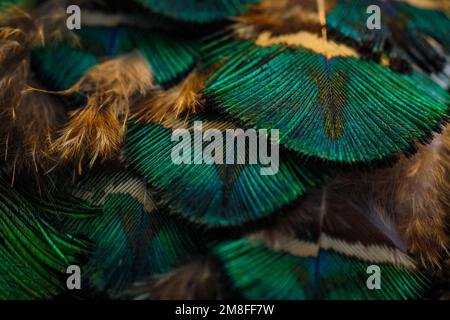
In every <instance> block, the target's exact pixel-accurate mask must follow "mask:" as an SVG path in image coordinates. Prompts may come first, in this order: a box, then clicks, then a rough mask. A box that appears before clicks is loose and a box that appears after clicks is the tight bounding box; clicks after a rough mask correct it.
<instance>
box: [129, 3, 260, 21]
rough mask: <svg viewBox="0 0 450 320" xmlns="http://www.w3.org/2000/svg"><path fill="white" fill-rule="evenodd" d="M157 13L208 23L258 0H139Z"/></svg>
mask: <svg viewBox="0 0 450 320" xmlns="http://www.w3.org/2000/svg"><path fill="white" fill-rule="evenodd" d="M137 2H139V3H141V4H142V5H144V6H146V7H147V8H149V9H151V10H152V11H154V12H156V13H160V14H163V15H166V16H168V17H171V18H175V19H179V20H181V21H188V22H195V23H208V22H213V21H215V20H223V19H226V18H228V17H231V16H236V15H238V14H240V13H243V12H245V10H246V9H247V7H248V5H249V4H252V3H256V2H258V1H257V0H231V1H226V0H206V1H202V2H201V3H199V2H198V1H195V0H187V1H180V0H169V1H161V0H137Z"/></svg>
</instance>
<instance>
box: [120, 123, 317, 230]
mask: <svg viewBox="0 0 450 320" xmlns="http://www.w3.org/2000/svg"><path fill="white" fill-rule="evenodd" d="M197 119H208V118H202V117H200V118H197ZM213 119H214V118H213ZM217 119H219V118H217ZM228 124H229V123H228ZM207 125H208V120H206V122H205V124H204V126H205V127H206V126H207ZM211 125H212V127H213V128H217V129H218V130H221V131H222V132H224V131H225V128H233V126H231V127H227V123H226V121H225V122H224V121H223V119H222V121H220V120H219V121H217V122H212V124H211ZM171 136H172V130H171V129H167V128H164V127H162V126H161V125H155V124H149V125H139V124H138V123H136V124H130V126H129V129H128V136H127V138H126V140H125V145H124V152H125V156H126V158H127V160H128V161H129V162H130V163H131V164H132V166H133V167H134V168H135V169H136V171H137V172H139V173H140V174H141V175H143V176H144V177H145V178H146V180H147V181H148V182H149V183H150V184H151V185H152V186H153V187H154V188H155V189H156V190H157V191H158V192H159V193H160V194H161V196H162V198H163V200H164V201H165V203H167V206H168V207H169V208H170V209H171V210H172V211H173V212H176V213H178V214H181V215H183V216H185V217H187V218H188V219H190V220H193V221H196V222H200V223H204V224H207V225H210V226H226V225H237V224H242V223H246V222H249V221H252V220H256V219H260V218H262V217H266V216H268V215H270V214H272V213H273V212H274V211H276V210H277V209H279V208H281V207H282V206H284V205H287V204H289V203H291V202H292V201H294V200H295V199H297V198H299V197H300V196H302V195H303V194H304V193H305V192H306V190H308V189H309V188H310V187H313V186H315V185H317V183H318V181H319V180H320V178H319V177H320V175H319V174H317V173H314V172H313V170H312V169H311V168H308V166H305V165H301V164H299V161H298V159H296V158H295V157H293V156H292V155H291V154H290V153H288V152H285V151H283V150H281V152H280V164H279V171H278V173H276V174H275V175H261V168H262V165H261V164H234V165H233V164H228V165H225V164H205V163H203V164H185V163H182V164H178V165H177V164H174V162H173V161H172V158H171V153H172V150H173V148H174V147H175V146H176V145H177V142H175V141H171ZM224 141H225V138H224Z"/></svg>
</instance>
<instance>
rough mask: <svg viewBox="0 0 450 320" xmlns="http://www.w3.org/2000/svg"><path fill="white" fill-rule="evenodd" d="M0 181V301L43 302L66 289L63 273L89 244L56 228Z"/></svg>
mask: <svg viewBox="0 0 450 320" xmlns="http://www.w3.org/2000/svg"><path fill="white" fill-rule="evenodd" d="M38 211H39V210H38V209H36V208H35V207H34V206H33V204H32V203H31V202H28V200H27V199H26V198H24V197H22V195H20V194H19V193H18V192H17V191H16V190H14V189H13V188H11V187H10V186H9V184H8V183H7V182H6V181H4V180H3V179H1V180H0V255H1V256H2V263H0V287H1V290H0V299H44V298H49V297H51V296H53V295H56V294H57V293H59V292H61V291H62V290H64V289H65V287H66V280H65V272H66V269H67V267H68V266H69V265H72V264H77V263H78V262H79V261H80V260H79V259H80V258H81V257H82V256H86V255H87V254H88V253H89V252H90V243H89V242H86V241H84V240H78V239H77V238H75V237H73V236H72V235H71V234H70V233H68V232H64V231H61V230H58V229H56V228H55V227H54V226H52V225H51V224H50V223H49V221H46V220H45V219H44V217H42V216H41V215H39V214H38Z"/></svg>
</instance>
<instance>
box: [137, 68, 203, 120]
mask: <svg viewBox="0 0 450 320" xmlns="http://www.w3.org/2000/svg"><path fill="white" fill-rule="evenodd" d="M205 77H206V76H205V74H204V73H200V72H198V71H197V70H194V71H192V72H191V73H190V74H189V76H188V77H186V79H184V80H183V81H182V82H181V83H180V84H178V85H177V86H175V87H173V88H171V89H169V90H166V91H157V92H154V93H151V94H150V95H149V96H148V97H147V98H146V99H144V100H143V101H142V102H141V103H140V104H139V106H138V107H137V109H136V111H135V112H134V114H133V118H136V119H137V120H139V121H142V122H145V123H149V122H154V123H165V122H168V121H169V122H170V121H172V119H174V118H179V117H180V116H181V115H184V116H185V117H187V116H189V115H190V114H193V113H196V112H198V111H199V110H200V109H201V108H202V107H203V99H202V95H201V94H200V93H199V92H200V91H201V90H202V89H203V87H204V81H205Z"/></svg>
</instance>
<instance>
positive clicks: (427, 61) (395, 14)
mask: <svg viewBox="0 0 450 320" xmlns="http://www.w3.org/2000/svg"><path fill="white" fill-rule="evenodd" d="M370 5H376V6H378V7H379V8H381V10H382V11H381V24H382V25H381V29H379V30H370V29H368V28H367V27H366V20H367V18H368V17H369V14H367V13H366V10H367V8H368V7H369V6H370ZM362 16H363V17H365V19H361V17H362ZM327 27H328V28H329V29H330V30H332V31H334V32H335V33H336V36H337V38H338V39H348V40H350V41H351V42H353V43H355V44H356V45H357V46H358V47H360V48H361V49H362V50H363V51H364V52H368V53H369V54H370V55H372V56H375V57H377V58H379V57H380V55H381V54H382V53H383V52H387V53H388V54H389V57H390V59H391V64H392V66H393V67H394V68H399V69H403V68H405V67H406V69H407V70H408V69H410V68H408V67H407V66H411V65H417V66H419V67H421V68H422V69H424V70H425V71H427V72H432V71H436V70H441V69H442V68H443V67H444V64H445V56H444V55H443V54H442V53H441V52H440V51H439V50H437V49H436V47H435V45H434V44H433V41H432V40H434V41H437V42H438V43H440V45H441V46H443V47H444V49H445V50H446V51H447V53H448V50H449V49H450V47H449V43H450V33H449V31H448V30H450V19H449V17H447V16H446V15H445V14H444V13H442V12H440V11H436V10H429V9H423V8H416V7H414V6H411V5H409V4H408V3H405V2H400V1H395V0H390V1H371V0H356V1H348V0H342V1H339V2H338V4H337V5H336V6H335V7H334V8H333V10H332V11H331V12H329V13H328V15H327ZM429 38H431V40H430V39H429ZM405 65H406V66H405Z"/></svg>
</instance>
